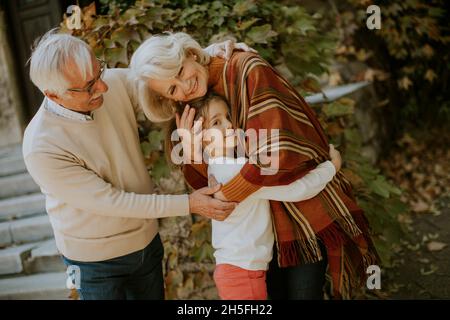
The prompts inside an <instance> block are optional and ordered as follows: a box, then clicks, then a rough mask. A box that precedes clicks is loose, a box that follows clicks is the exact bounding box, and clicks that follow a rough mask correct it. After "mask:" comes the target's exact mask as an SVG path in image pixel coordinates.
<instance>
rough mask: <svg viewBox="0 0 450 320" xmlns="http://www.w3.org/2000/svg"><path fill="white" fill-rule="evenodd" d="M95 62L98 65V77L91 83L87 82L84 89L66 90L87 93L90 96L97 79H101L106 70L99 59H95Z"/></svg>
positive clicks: (104, 64)
mask: <svg viewBox="0 0 450 320" xmlns="http://www.w3.org/2000/svg"><path fill="white" fill-rule="evenodd" d="M97 61H98V62H99V63H100V72H99V73H98V75H97V76H96V77H95V78H94V79H92V80H91V81H89V83H88V84H87V86H86V87H84V88H82V89H67V91H72V92H87V93H89V95H92V94H93V93H94V92H93V88H94V85H95V84H96V83H97V81H98V80H99V79H102V78H103V75H104V74H105V70H106V66H107V65H106V62H105V61H103V60H100V59H97Z"/></svg>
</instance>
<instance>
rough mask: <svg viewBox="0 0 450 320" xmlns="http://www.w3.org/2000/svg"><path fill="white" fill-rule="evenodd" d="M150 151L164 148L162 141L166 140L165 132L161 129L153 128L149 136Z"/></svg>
mask: <svg viewBox="0 0 450 320" xmlns="http://www.w3.org/2000/svg"><path fill="white" fill-rule="evenodd" d="M147 138H148V143H149V147H150V151H159V150H162V141H163V140H164V133H163V132H162V131H161V130H152V131H150V133H149V134H148V136H147Z"/></svg>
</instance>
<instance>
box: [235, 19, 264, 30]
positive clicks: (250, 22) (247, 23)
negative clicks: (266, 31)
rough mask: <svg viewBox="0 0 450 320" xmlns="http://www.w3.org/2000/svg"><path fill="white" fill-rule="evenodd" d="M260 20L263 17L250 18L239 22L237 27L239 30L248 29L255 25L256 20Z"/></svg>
mask: <svg viewBox="0 0 450 320" xmlns="http://www.w3.org/2000/svg"><path fill="white" fill-rule="evenodd" d="M259 20H261V19H259V18H252V19H250V20H245V21H243V22H239V23H238V24H237V25H236V29H237V30H239V31H243V30H246V29H248V28H250V27H251V26H252V25H254V24H255V22H257V21H259Z"/></svg>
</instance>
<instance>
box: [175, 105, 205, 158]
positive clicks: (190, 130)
mask: <svg viewBox="0 0 450 320" xmlns="http://www.w3.org/2000/svg"><path fill="white" fill-rule="evenodd" d="M194 117H195V109H194V108H191V107H189V105H186V107H185V108H184V111H183V114H182V115H181V117H180V115H179V114H178V113H176V114H175V121H176V124H177V133H178V136H179V137H180V139H181V143H182V145H183V163H184V164H189V163H191V162H192V161H194V162H201V160H202V140H203V133H202V129H203V127H202V124H203V118H202V117H200V119H199V120H198V121H195V124H194Z"/></svg>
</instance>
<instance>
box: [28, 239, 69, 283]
mask: <svg viewBox="0 0 450 320" xmlns="http://www.w3.org/2000/svg"><path fill="white" fill-rule="evenodd" d="M24 269H25V273H28V274H33V273H45V272H59V271H65V270H66V269H67V268H66V266H65V265H64V262H63V261H62V259H61V255H60V253H59V251H58V249H57V248H56V242H55V240H54V239H50V240H47V241H44V242H43V243H42V244H40V245H39V246H37V247H36V248H35V249H33V250H32V251H31V255H30V256H29V257H28V259H26V260H25V261H24Z"/></svg>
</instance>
